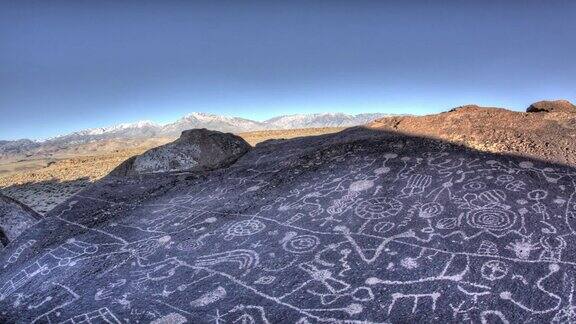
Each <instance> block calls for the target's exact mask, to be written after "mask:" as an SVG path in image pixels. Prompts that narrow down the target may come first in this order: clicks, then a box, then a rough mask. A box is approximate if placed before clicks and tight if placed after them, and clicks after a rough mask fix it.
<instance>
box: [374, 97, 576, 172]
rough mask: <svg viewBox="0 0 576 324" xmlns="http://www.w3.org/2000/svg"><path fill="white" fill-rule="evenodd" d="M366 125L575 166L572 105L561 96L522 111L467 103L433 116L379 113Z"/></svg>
mask: <svg viewBox="0 0 576 324" xmlns="http://www.w3.org/2000/svg"><path fill="white" fill-rule="evenodd" d="M369 127H371V128H373V129H378V130H384V131H394V132H400V133H403V134H411V135H418V136H426V137H431V138H437V139H442V140H447V141H450V142H453V143H457V144H463V145H466V146H468V147H471V148H475V149H480V150H485V151H489V152H496V153H506V154H517V155H522V156H530V157H534V158H539V159H545V160H547V161H551V162H559V163H565V164H569V165H573V166H574V165H576V144H575V143H576V107H575V106H574V105H572V104H570V103H569V102H568V101H564V100H559V101H541V102H538V103H535V104H533V105H531V106H530V107H529V108H528V109H527V112H525V113H522V112H515V111H510V110H506V109H501V108H488V107H479V106H475V105H469V106H462V107H458V108H455V109H452V110H451V111H449V112H445V113H441V114H437V115H429V116H418V117H417V116H405V117H391V118H383V119H380V120H376V121H374V122H372V123H370V124H369Z"/></svg>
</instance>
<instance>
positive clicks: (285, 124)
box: [264, 113, 388, 129]
mask: <svg viewBox="0 0 576 324" xmlns="http://www.w3.org/2000/svg"><path fill="white" fill-rule="evenodd" d="M386 116H388V115H386V114H378V113H375V114H359V115H347V114H343V113H324V114H299V115H287V116H279V117H275V118H272V119H268V120H267V121H265V122H264V124H265V125H266V126H267V129H291V128H316V127H351V126H358V125H364V124H367V123H369V122H371V121H373V120H375V119H378V118H382V117H386Z"/></svg>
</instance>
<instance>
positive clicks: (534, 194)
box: [528, 189, 548, 200]
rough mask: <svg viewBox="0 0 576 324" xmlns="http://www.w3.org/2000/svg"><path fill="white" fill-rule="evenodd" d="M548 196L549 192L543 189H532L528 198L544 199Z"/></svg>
mask: <svg viewBox="0 0 576 324" xmlns="http://www.w3.org/2000/svg"><path fill="white" fill-rule="evenodd" d="M547 196H548V192H547V191H546V190H542V189H536V190H532V191H530V192H529V193H528V199H530V200H542V199H545V198H546V197H547Z"/></svg>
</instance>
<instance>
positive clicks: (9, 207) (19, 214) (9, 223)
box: [0, 194, 42, 249]
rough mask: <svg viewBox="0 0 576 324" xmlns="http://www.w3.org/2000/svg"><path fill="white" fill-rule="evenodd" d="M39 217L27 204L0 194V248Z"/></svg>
mask: <svg viewBox="0 0 576 324" xmlns="http://www.w3.org/2000/svg"><path fill="white" fill-rule="evenodd" d="M41 218H42V216H41V215H40V214H38V213H36V212H35V211H33V210H32V209H31V208H29V207H28V206H26V205H24V204H22V203H20V202H18V201H16V200H14V199H12V198H9V197H6V196H4V195H2V194H0V249H2V247H3V246H6V245H8V243H9V242H11V241H13V240H15V239H16V238H17V237H18V236H19V235H20V234H21V233H22V232H23V231H24V230H25V229H27V228H28V227H30V226H32V225H34V223H36V222H37V221H38V220H40V219H41Z"/></svg>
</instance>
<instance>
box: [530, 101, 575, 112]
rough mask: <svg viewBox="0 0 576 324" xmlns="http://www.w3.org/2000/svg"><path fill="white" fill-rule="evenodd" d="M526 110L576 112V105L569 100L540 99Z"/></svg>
mask: <svg viewBox="0 0 576 324" xmlns="http://www.w3.org/2000/svg"><path fill="white" fill-rule="evenodd" d="M526 112H567V113H576V106H574V105H573V104H572V103H571V102H570V101H568V100H554V101H547V100H544V101H538V102H535V103H533V104H531V105H530V107H528V109H526Z"/></svg>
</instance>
